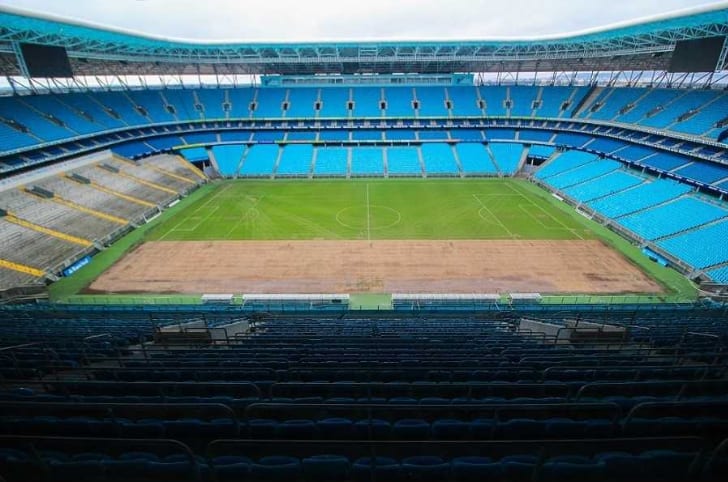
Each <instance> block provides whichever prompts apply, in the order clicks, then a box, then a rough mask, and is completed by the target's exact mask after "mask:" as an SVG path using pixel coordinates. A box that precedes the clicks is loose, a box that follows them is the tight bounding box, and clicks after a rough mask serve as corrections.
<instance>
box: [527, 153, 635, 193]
mask: <svg viewBox="0 0 728 482" xmlns="http://www.w3.org/2000/svg"><path fill="white" fill-rule="evenodd" d="M529 155H530V154H529ZM643 182H644V179H643V178H641V177H638V176H636V175H634V174H633V173H630V172H628V171H627V170H625V169H617V170H616V171H614V172H611V173H609V174H607V175H605V176H602V177H598V178H595V179H592V180H591V181H586V182H583V183H581V184H578V185H576V186H573V187H570V188H566V189H564V193H565V194H567V195H568V196H571V197H572V198H574V199H577V200H578V201H580V202H589V201H593V200H595V199H598V198H602V197H605V196H609V195H611V194H615V193H618V192H620V191H624V190H625V189H629V188H631V187H635V186H637V185H639V184H642V183H643Z"/></svg>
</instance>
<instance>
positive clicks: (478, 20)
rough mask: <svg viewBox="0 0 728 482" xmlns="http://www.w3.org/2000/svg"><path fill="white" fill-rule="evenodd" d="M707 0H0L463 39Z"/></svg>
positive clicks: (203, 24)
mask: <svg viewBox="0 0 728 482" xmlns="http://www.w3.org/2000/svg"><path fill="white" fill-rule="evenodd" d="M705 3H719V2H716V1H713V2H706V1H705V0H589V1H583V0H548V1H543V0H504V1H500V2H494V1H493V0H398V1H392V0H356V1H351V0H339V1H333V2H332V1H331V0H265V1H255V2H251V1H245V0H206V1H200V0H116V1H105V0H64V1H58V0H0V5H8V6H15V7H19V8H26V9H32V10H36V11H41V12H47V13H50V14H55V15H60V16H66V17H75V18H79V19H82V20H86V21H92V22H98V23H103V24H107V25H112V26H116V27H121V28H126V29H131V30H137V31H141V32H145V33H149V34H154V35H163V36H170V37H182V38H192V39H206V40H211V39H237V40H249V41H260V40H276V41H305V40H322V39H331V40H342V39H351V38H355V39H373V40H382V39H406V38H434V39H466V38H487V37H518V36H532V35H542V34H557V33H564V32H571V31H576V30H582V29H586V28H592V27H598V26H602V25H606V24H610V23H614V22H619V21H625V20H632V19H635V18H639V17H643V16H648V15H654V14H659V13H665V12H668V11H672V10H676V9H682V8H688V7H694V6H697V5H702V4H705Z"/></svg>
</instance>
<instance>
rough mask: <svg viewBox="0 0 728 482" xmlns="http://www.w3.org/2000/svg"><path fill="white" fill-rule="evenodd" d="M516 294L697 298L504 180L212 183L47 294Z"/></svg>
mask: <svg viewBox="0 0 728 482" xmlns="http://www.w3.org/2000/svg"><path fill="white" fill-rule="evenodd" d="M515 291H519V292H530V291H538V292H541V293H544V294H550V295H556V294H558V295H559V296H563V295H567V296H568V295H581V296H583V295H589V296H593V295H598V296H603V295H610V296H612V295H630V297H628V298H625V300H627V299H630V300H632V299H635V298H634V297H632V296H631V295H636V296H637V297H638V298H637V299H641V298H640V297H642V298H645V299H649V300H654V299H655V296H658V297H659V299H660V300H662V299H664V300H668V299H673V298H675V299H685V298H686V297H687V298H688V299H690V298H692V297H693V296H694V295H695V289H694V287H693V285H692V284H691V283H690V282H689V280H687V279H686V278H685V277H683V276H682V275H681V274H679V273H678V272H676V271H674V270H671V269H668V268H663V267H661V266H659V265H657V264H656V263H653V262H652V261H650V260H649V259H647V258H646V257H645V256H644V255H643V254H642V253H641V252H640V249H639V247H637V246H634V245H631V244H630V243H629V242H628V241H627V240H625V239H624V238H622V237H620V236H619V235H617V234H616V233H614V232H612V231H610V230H608V229H607V228H605V227H604V226H602V225H600V224H598V223H596V222H594V221H592V220H589V219H587V218H585V217H584V216H581V215H579V214H578V213H576V212H575V210H574V209H573V207H570V206H568V205H567V204H565V203H563V202H560V201H558V200H557V199H555V198H554V197H553V196H551V194H550V193H549V192H547V191H545V190H543V189H541V188H539V187H538V186H536V185H534V184H532V183H530V182H528V181H526V180H523V179H513V178H508V179H353V180H343V179H341V180H226V181H218V182H214V183H211V184H209V185H207V186H204V187H203V188H201V189H199V190H198V191H197V192H195V193H193V194H191V195H190V196H188V197H186V198H184V199H182V200H181V202H180V203H179V204H178V205H176V206H174V207H172V208H171V209H169V210H168V211H166V212H164V213H163V214H162V215H161V216H160V217H159V218H157V219H155V220H153V221H152V222H150V223H148V224H147V225H145V226H143V227H141V228H139V229H137V230H135V231H133V232H131V233H130V234H129V235H127V236H126V237H125V238H122V239H121V240H119V241H118V242H117V243H115V244H114V245H113V246H112V247H110V248H108V249H107V250H105V251H104V252H102V253H99V254H98V255H97V256H95V257H94V260H93V262H92V263H91V265H89V266H88V267H86V268H84V269H83V270H82V271H81V272H79V273H78V274H76V275H75V276H74V277H72V278H68V279H65V280H62V281H60V282H58V283H55V284H54V285H53V286H52V291H51V296H52V297H53V298H54V299H56V300H60V299H71V297H73V299H74V300H77V301H78V302H83V303H87V302H92V303H93V302H96V301H94V300H105V302H114V301H115V300H121V301H123V300H127V299H128V300H132V302H140V301H139V300H141V299H144V298H139V297H140V296H141V297H153V296H160V295H161V296H166V297H177V296H183V297H189V298H184V299H185V300H191V301H193V302H194V300H195V299H199V297H198V294H199V293H210V292H212V293H215V292H217V293H289V292H290V293H326V292H335V293H339V292H340V293H352V294H353V293H398V292H421V293H426V292H430V293H474V292H475V293H483V292H488V293H489V292H497V293H508V292H515ZM81 293H83V295H81ZM77 295H79V296H77ZM170 299H172V298H170ZM174 299H177V298H174ZM602 299H603V298H602ZM99 302H101V301H99ZM625 302H627V301H625Z"/></svg>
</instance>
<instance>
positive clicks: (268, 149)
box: [240, 144, 279, 176]
mask: <svg viewBox="0 0 728 482" xmlns="http://www.w3.org/2000/svg"><path fill="white" fill-rule="evenodd" d="M278 156H279V148H278V146H277V145H276V144H255V145H254V146H252V147H250V148H249V149H248V150H247V151H246V154H245V155H244V157H243V165H242V168H241V169H240V175H242V176H270V175H272V174H273V169H274V168H275V165H276V162H277V160H278Z"/></svg>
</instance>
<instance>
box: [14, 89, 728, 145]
mask: <svg viewBox="0 0 728 482" xmlns="http://www.w3.org/2000/svg"><path fill="white" fill-rule="evenodd" d="M587 90H588V89H586V88H572V87H530V86H510V87H502V86H482V87H473V86H449V87H439V86H438V87H414V88H413V87H384V88H380V87H351V88H346V87H328V88H308V87H300V88H298V87H297V88H291V89H284V88H276V87H266V88H251V87H240V88H220V89H216V88H204V89H196V90H192V89H163V90H133V91H128V92H91V93H72V94H49V95H31V96H25V97H5V98H2V99H0V112H3V115H2V116H0V137H2V138H3V139H4V141H5V142H4V144H3V146H4V147H3V150H6V151H7V150H11V149H14V148H22V147H30V146H32V145H34V144H40V143H43V142H45V141H53V140H60V139H69V138H73V137H76V136H78V135H90V134H97V133H101V132H103V131H106V130H109V129H114V128H122V127H130V126H144V125H150V124H155V123H168V122H186V121H194V120H203V119H213V120H221V119H227V118H243V119H248V118H250V117H251V116H252V117H253V118H284V117H285V118H302V119H313V118H315V117H322V118H347V117H353V118H366V117H382V116H384V117H415V116H420V117H448V116H457V117H460V116H463V117H473V116H475V117H480V116H482V115H483V113H484V112H485V115H487V116H513V117H537V118H538V117H540V118H558V117H561V118H564V117H568V113H569V112H571V109H573V107H574V106H575V105H577V104H578V103H579V102H580V101H581V99H582V97H583V96H584V95H585V94H586V91H587ZM350 102H351V106H350V105H349V103H350ZM317 103H318V107H319V109H318V110H317V109H316V106H317ZM415 103H416V105H417V109H415V108H414V107H415ZM567 103H568V104H567ZM448 105H449V106H450V107H449V108H448ZM567 105H568V106H570V107H568V108H564V107H565V106H567ZM726 105H728V94H725V93H721V92H717V91H698V90H696V91H685V90H679V89H654V90H650V89H642V88H604V89H602V90H601V92H600V93H599V95H597V96H596V98H595V100H594V101H593V102H592V104H591V105H589V106H586V107H585V108H584V109H582V110H581V113H580V115H579V117H580V118H583V119H594V120H600V121H610V120H614V121H617V122H625V123H633V124H638V125H644V126H646V127H656V128H660V129H666V130H668V131H671V130H672V131H676V132H683V133H687V134H692V135H704V136H706V137H708V138H712V139H715V138H716V137H717V136H718V135H719V134H720V132H721V129H720V128H718V127H717V123H718V122H719V121H721V120H723V119H724V118H725V112H726V108H725V107H726ZM284 107H285V109H284ZM349 107H351V109H349ZM383 107H384V108H383ZM620 112H622V113H620ZM13 126H16V128H14V127H13ZM25 129H27V131H24V130H25Z"/></svg>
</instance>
